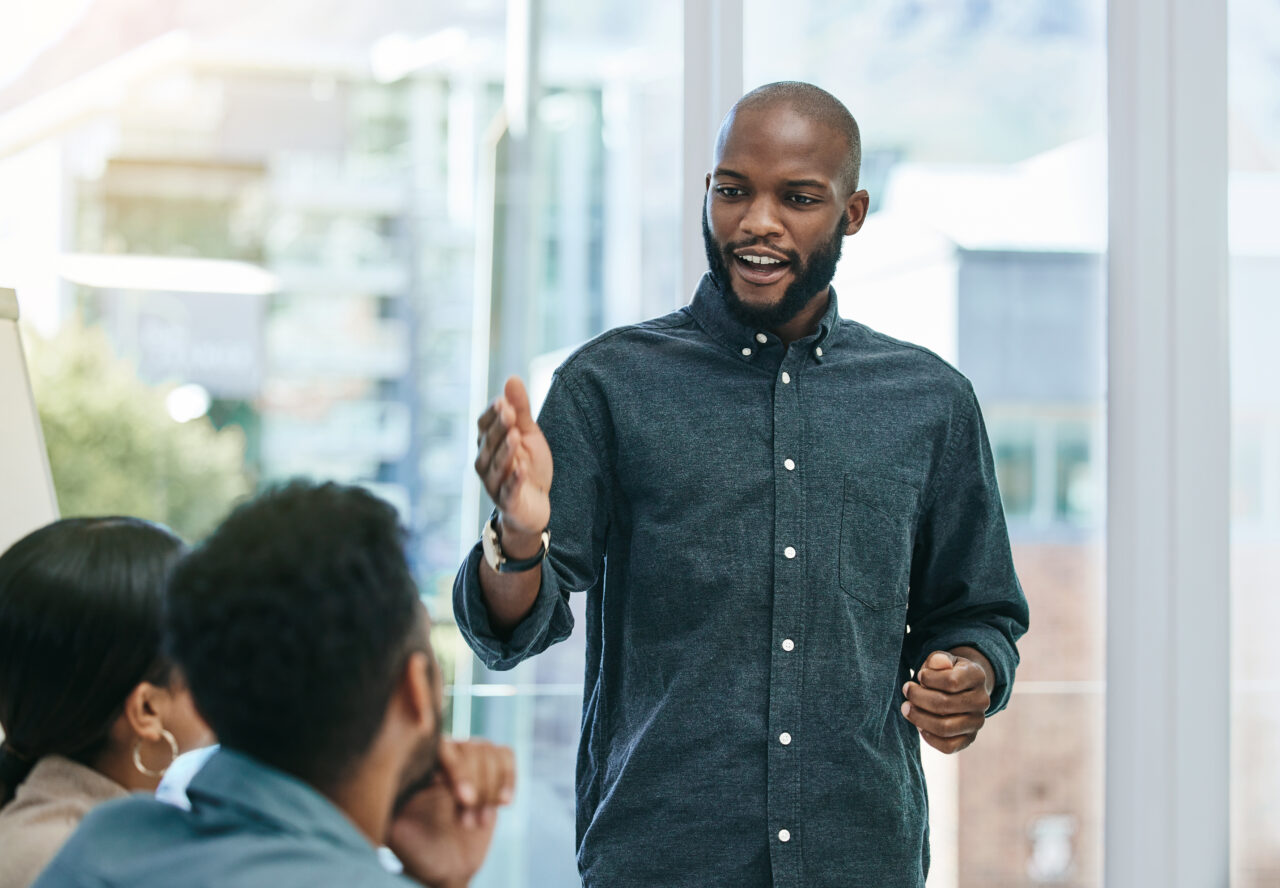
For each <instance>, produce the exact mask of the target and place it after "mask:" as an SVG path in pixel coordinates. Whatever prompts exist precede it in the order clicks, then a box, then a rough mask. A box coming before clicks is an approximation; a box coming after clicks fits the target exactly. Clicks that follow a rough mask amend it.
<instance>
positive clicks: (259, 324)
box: [99, 290, 265, 399]
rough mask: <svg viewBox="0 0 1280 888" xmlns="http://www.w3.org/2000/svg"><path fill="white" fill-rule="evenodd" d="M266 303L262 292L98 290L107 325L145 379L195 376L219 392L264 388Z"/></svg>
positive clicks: (250, 392)
mask: <svg viewBox="0 0 1280 888" xmlns="http://www.w3.org/2000/svg"><path fill="white" fill-rule="evenodd" d="M264 307H265V297H264V296H262V295H259V294H256V293H173V292H168V293H164V292H155V291H137V290H102V291H100V294H99V308H100V310H101V312H102V318H103V322H104V326H105V327H106V328H107V330H108V331H109V332H110V335H111V337H112V339H113V340H114V342H115V344H116V347H117V348H118V349H119V350H120V352H121V353H122V354H124V355H125V356H126V357H129V358H131V359H132V360H134V361H136V362H137V366H138V376H139V377H140V378H141V379H143V380H145V381H146V382H149V383H160V382H179V383H197V384H199V385H201V386H203V387H204V388H205V389H207V390H208V391H209V393H210V394H211V395H212V396H213V397H215V398H245V399H248V398H255V397H257V395H258V394H259V392H260V390H261V388H262V376H263V363H264V359H263V346H262V341H263V332H262V328H263V313H264Z"/></svg>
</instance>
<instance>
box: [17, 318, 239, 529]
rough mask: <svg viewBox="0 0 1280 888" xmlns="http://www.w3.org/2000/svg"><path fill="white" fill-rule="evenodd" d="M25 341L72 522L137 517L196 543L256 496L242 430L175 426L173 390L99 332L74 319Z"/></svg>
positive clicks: (56, 478) (61, 497) (62, 501)
mask: <svg viewBox="0 0 1280 888" xmlns="http://www.w3.org/2000/svg"><path fill="white" fill-rule="evenodd" d="M25 338H26V339H27V341H28V343H29V344H30V348H29V352H30V355H29V356H30V364H31V381H32V388H33V389H34V392H35V397H36V405H37V408H38V409H39V412H40V421H41V424H42V426H43V427H44V438H45V444H46V445H47V446H48V450H49V464H50V468H51V469H52V471H53V483H54V487H55V489H56V490H57V494H58V505H59V508H60V509H61V512H62V515H63V516H64V517H72V516H77V515H108V514H111V515H135V516H137V517H140V518H147V519H150V520H152V521H159V522H161V523H163V524H166V525H168V526H169V527H171V528H173V530H174V531H176V532H177V533H178V534H180V535H181V536H182V537H183V538H184V539H187V540H189V541H192V540H197V539H199V538H200V537H201V536H203V535H204V534H206V533H208V532H209V531H210V530H212V529H213V527H214V525H216V524H217V522H218V521H219V520H220V519H221V518H222V516H223V515H225V514H226V512H227V509H228V508H229V507H230V506H231V505H232V504H233V503H234V502H235V501H236V500H237V499H239V498H240V497H243V496H245V495H246V494H248V493H249V492H250V490H251V488H252V485H251V483H250V480H249V478H248V476H247V474H246V472H245V464H244V463H245V460H244V452H245V441H244V435H243V433H242V431H241V430H240V428H239V427H237V426H227V427H226V428H224V429H222V430H216V429H214V427H213V426H212V424H211V423H210V422H209V421H208V419H207V418H202V419H198V420H192V421H190V422H186V423H179V422H175V421H174V420H173V419H172V418H171V417H170V416H169V412H168V410H167V409H166V407H165V395H166V394H167V393H168V391H169V389H168V388H167V387H160V386H150V385H147V384H146V383H144V382H142V381H141V380H139V379H138V377H137V374H136V372H135V371H134V368H133V366H132V364H130V363H129V362H128V361H125V360H123V359H121V358H119V357H118V356H117V355H116V354H115V352H114V350H113V349H112V347H111V344H110V343H109V342H108V340H107V337H106V335H105V334H104V333H103V332H102V331H101V330H99V329H97V328H91V327H86V326H84V325H83V324H81V323H79V322H75V323H71V324H68V325H67V326H66V327H64V328H63V329H62V331H61V332H59V333H58V335H57V336H56V337H54V338H53V339H50V340H45V341H42V340H39V339H38V338H36V337H33V336H29V335H28V336H26V337H25Z"/></svg>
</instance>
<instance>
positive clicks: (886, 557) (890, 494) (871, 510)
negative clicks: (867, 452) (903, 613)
mask: <svg viewBox="0 0 1280 888" xmlns="http://www.w3.org/2000/svg"><path fill="white" fill-rule="evenodd" d="M918 500H919V494H918V493H917V491H916V489H915V488H914V487H912V486H911V485H910V484H905V483H903V482H902V481H895V480H893V479H892V478H884V477H880V476H876V475H864V474H859V473H852V472H851V473H849V474H847V475H845V476H844V497H843V501H842V512H841V516H840V586H841V588H843V589H844V591H845V592H847V593H848V594H850V595H852V596H853V597H854V598H856V599H857V600H858V601H860V602H862V604H864V605H866V606H867V607H869V608H871V609H873V610H880V609H883V608H891V607H905V606H906V604H907V586H908V584H909V582H910V579H911V550H912V547H913V545H914V536H915V516H916V505H917V501H918Z"/></svg>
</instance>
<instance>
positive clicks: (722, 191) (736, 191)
mask: <svg viewBox="0 0 1280 888" xmlns="http://www.w3.org/2000/svg"><path fill="white" fill-rule="evenodd" d="M716 193H717V194H719V195H720V196H721V197H741V196H742V189H741V188H734V187H733V186H732V185H721V186H719V187H717V188H716Z"/></svg>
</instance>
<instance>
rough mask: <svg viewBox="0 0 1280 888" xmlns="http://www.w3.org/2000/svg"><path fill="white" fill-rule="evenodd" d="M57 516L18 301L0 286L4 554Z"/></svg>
mask: <svg viewBox="0 0 1280 888" xmlns="http://www.w3.org/2000/svg"><path fill="white" fill-rule="evenodd" d="M57 517H58V501H57V498H56V497H55V495H54V492H53V477H52V475H50V474H49V457H48V454H47V453H46V451H45V447H44V435H43V434H42V433H41V431H40V419H39V417H38V416H37V414H36V404H35V400H34V398H32V396H31V379H30V377H29V376H28V375H27V362H26V359H25V358H24V357H23V353H22V339H21V338H20V337H19V335H18V296H17V294H16V293H14V291H13V290H6V289H4V288H3V287H0V552H3V551H4V550H5V549H7V548H9V546H10V544H12V543H13V542H14V541H16V540H18V539H19V538H21V537H23V536H26V535H27V534H28V533H30V532H31V531H32V530H35V529H36V528H37V527H40V526H41V525H44V524H48V523H49V522H50V521H53V520H54V519H55V518H57Z"/></svg>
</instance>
